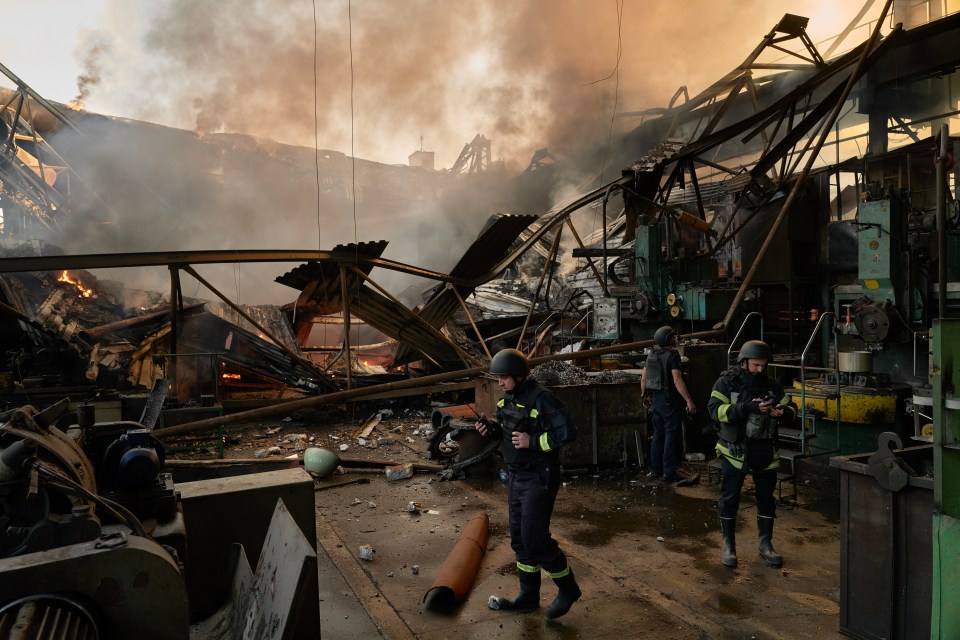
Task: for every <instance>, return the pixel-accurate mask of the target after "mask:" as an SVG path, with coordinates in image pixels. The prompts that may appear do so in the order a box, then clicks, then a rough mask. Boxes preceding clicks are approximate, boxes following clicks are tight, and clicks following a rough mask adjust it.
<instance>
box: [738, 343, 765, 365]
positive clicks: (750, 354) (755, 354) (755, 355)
mask: <svg viewBox="0 0 960 640" xmlns="http://www.w3.org/2000/svg"><path fill="white" fill-rule="evenodd" d="M772 358H773V353H772V352H771V351H770V345H768V344H767V343H766V342H764V341H763V340H748V341H747V342H744V343H743V347H741V348H740V353H739V354H738V355H737V362H743V361H744V360H766V361H767V362H769V361H770V360H771V359H772Z"/></svg>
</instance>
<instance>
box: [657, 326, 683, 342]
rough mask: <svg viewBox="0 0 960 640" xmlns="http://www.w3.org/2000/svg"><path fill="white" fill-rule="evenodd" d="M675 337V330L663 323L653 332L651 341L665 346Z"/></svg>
mask: <svg viewBox="0 0 960 640" xmlns="http://www.w3.org/2000/svg"><path fill="white" fill-rule="evenodd" d="M676 337H677V332H676V331H674V330H673V329H672V328H670V327H668V326H666V325H664V326H662V327H660V328H659V329H657V330H656V332H655V333H654V334H653V341H654V342H656V343H657V344H658V345H660V346H661V347H666V346H668V345H669V344H670V342H671V341H672V340H673V339H674V338H676Z"/></svg>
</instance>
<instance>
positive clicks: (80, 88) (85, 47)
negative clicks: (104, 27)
mask: <svg viewBox="0 0 960 640" xmlns="http://www.w3.org/2000/svg"><path fill="white" fill-rule="evenodd" d="M110 52H111V46H110V41H109V40H108V39H107V36H106V35H105V34H103V33H100V32H95V33H92V34H89V35H88V36H87V37H84V38H82V40H81V45H80V47H79V48H78V58H79V59H80V65H81V68H82V69H83V71H82V72H81V73H80V75H79V76H77V95H76V97H75V98H74V99H73V100H71V101H70V107H71V108H73V109H82V108H83V107H84V105H85V104H86V102H87V99H88V98H89V97H90V93H91V92H92V91H93V89H94V88H95V87H96V86H97V85H98V84H99V83H100V80H101V79H102V73H101V68H100V64H101V63H100V59H101V58H102V57H103V56H107V55H109V54H110Z"/></svg>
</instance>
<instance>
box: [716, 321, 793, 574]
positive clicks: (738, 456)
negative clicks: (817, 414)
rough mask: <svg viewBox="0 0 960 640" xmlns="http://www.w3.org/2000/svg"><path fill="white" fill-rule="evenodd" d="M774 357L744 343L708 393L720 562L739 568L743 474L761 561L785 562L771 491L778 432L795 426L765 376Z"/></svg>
mask: <svg viewBox="0 0 960 640" xmlns="http://www.w3.org/2000/svg"><path fill="white" fill-rule="evenodd" d="M771 357H772V353H771V351H770V347H769V346H768V345H767V343H765V342H762V341H760V340H750V341H748V342H746V343H744V345H743V348H742V349H740V354H739V356H738V358H737V361H738V363H739V366H735V367H731V368H730V369H728V370H727V371H725V372H724V373H723V374H722V375H721V376H720V378H719V379H718V380H717V382H716V383H715V384H714V385H713V390H712V391H711V392H710V401H709V403H708V404H707V410H708V411H709V412H710V417H711V418H712V419H713V421H714V427H715V428H716V429H717V432H718V436H719V438H718V440H717V455H718V457H719V458H720V460H721V477H722V484H721V495H720V503H719V512H720V529H721V531H722V533H723V550H722V552H721V556H720V561H721V562H722V563H723V564H724V565H725V566H728V567H735V566H737V547H736V537H735V534H734V532H735V530H736V522H737V510H738V509H739V507H740V490H741V489H742V488H743V480H744V478H745V477H746V474H747V473H752V474H753V484H754V486H755V489H756V494H757V530H758V531H759V533H760V556H761V557H762V558H763V559H764V560H766V562H767V564H769V565H770V566H773V567H779V566H782V565H783V558H781V557H780V555H779V554H778V553H777V552H776V551H775V550H774V548H773V519H774V516H775V512H776V508H777V502H776V500H775V499H774V497H773V491H774V489H775V488H776V484H777V469H778V468H779V467H780V449H779V448H778V446H777V427H778V425H781V424H783V425H785V424H789V423H791V422H793V420H794V418H795V417H796V415H797V410H796V407H794V406H793V405H792V404H791V403H790V398H789V397H788V396H787V395H786V394H784V392H783V387H782V386H781V385H780V383H778V382H777V381H776V380H774V379H772V378H769V377H768V376H767V375H766V369H767V364H768V363H769V362H770V359H771Z"/></svg>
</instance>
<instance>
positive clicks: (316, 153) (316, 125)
mask: <svg viewBox="0 0 960 640" xmlns="http://www.w3.org/2000/svg"><path fill="white" fill-rule="evenodd" d="M318 99H319V96H318V88H317V0H313V168H314V178H315V179H316V181H317V251H321V250H322V249H323V223H322V222H321V220H320V115H319V114H318V113H317V100H318ZM293 311H294V313H296V311H297V308H296V303H294V308H293Z"/></svg>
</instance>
